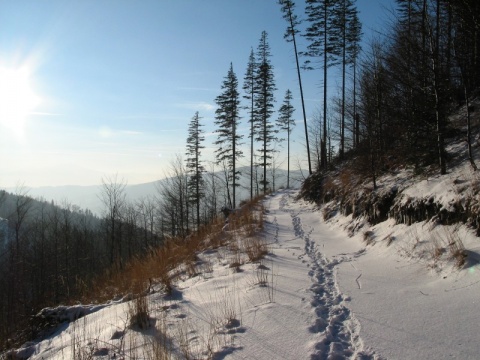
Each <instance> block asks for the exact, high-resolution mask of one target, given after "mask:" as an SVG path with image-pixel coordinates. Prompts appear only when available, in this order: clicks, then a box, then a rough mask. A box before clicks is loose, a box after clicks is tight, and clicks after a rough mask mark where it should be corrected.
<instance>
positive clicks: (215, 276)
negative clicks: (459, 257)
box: [18, 191, 480, 360]
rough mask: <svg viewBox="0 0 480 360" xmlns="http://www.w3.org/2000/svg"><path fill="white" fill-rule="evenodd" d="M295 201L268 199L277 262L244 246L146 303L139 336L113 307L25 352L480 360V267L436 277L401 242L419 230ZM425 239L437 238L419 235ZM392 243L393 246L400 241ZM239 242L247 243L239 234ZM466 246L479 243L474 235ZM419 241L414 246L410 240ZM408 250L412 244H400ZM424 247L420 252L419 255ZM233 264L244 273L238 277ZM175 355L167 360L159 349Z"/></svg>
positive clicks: (125, 311)
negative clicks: (257, 257)
mask: <svg viewBox="0 0 480 360" xmlns="http://www.w3.org/2000/svg"><path fill="white" fill-rule="evenodd" d="M295 195H296V192H295V191H282V192H279V193H277V194H276V195H273V196H271V197H267V198H266V200H265V206H266V217H265V220H266V224H265V227H264V230H263V232H262V234H261V236H263V237H264V239H265V241H266V242H267V243H268V244H269V255H267V256H266V258H265V259H264V260H262V261H261V262H259V263H250V262H248V261H247V259H246V257H245V255H244V254H239V253H238V251H235V247H234V246H232V245H231V246H229V247H227V248H220V249H217V250H212V251H207V252H205V253H203V254H200V255H199V258H200V260H201V261H200V264H201V265H200V266H199V267H198V273H199V274H198V275H197V276H194V277H188V276H184V278H183V279H182V280H181V281H179V282H178V283H177V284H176V287H175V291H174V293H173V294H172V295H171V296H165V295H163V294H162V292H161V291H158V292H155V293H152V294H150V295H149V296H148V304H149V309H150V317H151V321H150V324H151V326H150V328H148V329H146V330H142V329H139V328H130V327H129V326H128V317H129V316H130V315H129V313H130V309H131V308H132V306H133V305H132V302H131V301H130V302H126V301H120V300H119V301H117V302H111V303H110V304H107V305H106V306H104V307H99V308H98V311H96V312H93V313H91V314H89V315H87V316H85V317H83V318H81V319H78V320H77V321H74V322H72V323H70V324H65V325H64V326H62V327H61V328H59V329H58V330H57V332H56V333H55V334H53V335H52V336H51V337H49V338H48V339H45V340H43V341H41V342H38V343H30V344H26V346H25V347H24V348H23V349H20V350H19V351H18V355H25V356H29V355H31V356H30V358H31V359H42V358H43V359H47V358H48V359H68V358H70V359H71V358H73V354H75V355H76V358H92V357H94V358H96V359H107V358H114V357H115V358H117V359H118V358H137V359H168V358H175V359H176V358H180V359H183V358H204V359H209V358H210V359H262V360H264V359H343V358H352V359H383V358H387V359H447V358H459V359H475V358H478V353H479V352H480V344H479V343H478V341H477V338H478V331H477V330H478V317H479V315H478V314H479V312H478V311H477V309H476V307H477V306H478V302H479V301H480V300H479V299H480V296H479V295H480V275H479V273H478V271H477V269H478V266H477V264H476V262H471V263H469V264H468V266H467V268H466V269H463V270H457V269H456V268H454V267H453V266H447V265H448V264H447V265H445V266H444V267H441V271H432V270H430V269H431V268H430V267H429V265H430V262H428V261H423V260H422V259H421V258H420V257H412V256H407V255H406V251H405V245H401V242H400V241H398V239H400V238H401V237H402V236H404V239H406V240H408V236H407V235H406V234H411V231H412V228H408V227H406V226H403V225H402V226H395V227H394V226H393V223H392V222H391V221H387V222H385V223H382V224H379V225H377V227H376V228H375V229H374V231H375V233H376V234H377V237H378V238H379V239H383V237H385V239H386V238H387V235H390V236H395V239H397V240H395V241H393V243H392V244H391V245H390V246H388V245H387V242H386V241H385V242H382V241H380V240H379V241H377V242H376V243H374V244H373V245H372V244H370V245H367V244H366V243H365V242H364V240H363V238H362V236H361V235H360V234H359V235H356V236H354V237H348V236H347V233H346V232H345V231H344V230H342V229H343V228H344V227H345V226H346V224H347V223H349V222H350V221H352V219H349V218H344V217H340V216H336V217H334V218H332V219H331V220H329V222H328V223H325V222H324V221H323V220H322V216H321V213H320V211H319V210H318V209H317V208H315V206H313V205H311V204H307V203H305V202H303V201H295V200H294V199H295ZM415 226H416V230H415V231H416V234H417V236H420V237H421V236H423V234H424V233H425V232H428V230H426V229H428V227H427V226H424V224H417V225H415ZM392 234H393V235H392ZM235 236H236V237H237V238H236V241H241V240H242V239H240V237H241V235H240V234H237V235H234V239H235ZM465 236H470V235H469V234H467V232H465ZM412 239H413V237H412ZM402 243H403V244H405V243H406V241H403V242H402ZM414 245H415V244H414ZM233 260H238V261H239V262H240V263H243V265H241V266H240V270H239V271H234V269H232V268H231V264H232V262H233ZM155 344H161V345H162V346H165V347H167V348H168V349H169V350H168V356H164V357H161V356H160V355H159V354H160V351H159V350H158V346H157V345H155Z"/></svg>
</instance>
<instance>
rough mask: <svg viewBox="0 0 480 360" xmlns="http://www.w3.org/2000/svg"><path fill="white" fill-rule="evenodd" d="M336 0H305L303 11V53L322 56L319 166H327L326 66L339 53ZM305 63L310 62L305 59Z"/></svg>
mask: <svg viewBox="0 0 480 360" xmlns="http://www.w3.org/2000/svg"><path fill="white" fill-rule="evenodd" d="M337 3H338V0H307V6H306V7H305V11H306V13H307V17H308V21H309V22H310V26H309V27H308V28H307V30H306V33H305V37H306V38H307V39H308V40H309V41H310V44H309V45H308V47H307V51H306V52H305V53H304V54H305V55H307V56H310V57H322V58H323V133H322V135H323V140H322V159H321V167H322V168H324V169H326V167H327V76H328V68H329V67H330V66H332V65H335V62H336V61H337V58H338V54H339V46H338V34H337V33H338V31H337V30H338V29H336V28H335V24H334V19H335V5H336V4H337ZM307 64H310V62H309V61H307Z"/></svg>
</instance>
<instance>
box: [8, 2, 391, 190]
mask: <svg viewBox="0 0 480 360" xmlns="http://www.w3.org/2000/svg"><path fill="white" fill-rule="evenodd" d="M301 3H303V2H302V1H297V8H298V9H297V10H301V6H302V5H301ZM392 4H393V0H359V1H357V5H358V7H359V10H360V18H361V20H362V21H363V23H364V32H365V37H366V38H368V37H370V36H371V31H372V29H378V30H381V29H382V26H383V25H382V24H383V23H384V22H385V21H388V20H387V18H388V17H389V16H390V15H389V12H388V9H391V8H392ZM299 15H301V14H300V13H299ZM285 27H286V23H285V21H284V20H283V18H282V16H281V13H280V8H279V6H278V5H277V3H276V1H275V0H141V1H134V0H115V1H113V0H82V1H65V0H59V1H56V0H48V1H38V0H31V1H28V0H22V1H17V0H0V162H1V164H2V171H1V173H0V186H2V187H12V186H16V185H17V184H19V183H23V184H25V185H26V186H45V185H52V186H56V185H93V184H99V183H100V182H101V179H102V177H105V176H110V175H112V174H118V175H119V176H120V177H122V178H124V179H125V180H126V181H128V183H129V184H135V183H143V182H149V181H154V180H157V179H159V178H162V177H164V176H165V175H166V174H167V172H168V167H169V164H170V162H171V161H172V159H173V158H174V157H175V156H176V155H177V154H180V155H181V154H183V153H184V152H185V139H186V137H187V127H188V123H189V121H190V119H191V118H192V116H193V115H194V113H195V111H199V113H200V116H201V117H203V119H202V120H203V123H204V124H205V130H206V132H207V139H206V142H205V145H206V146H207V148H206V149H205V150H204V154H203V155H204V158H205V159H211V156H212V153H213V151H214V149H213V147H212V145H211V142H212V141H213V140H214V139H215V135H213V134H212V131H213V120H214V111H215V103H214V99H215V97H216V96H218V95H219V94H220V86H221V83H222V81H223V78H224V77H225V75H226V74H227V71H228V68H229V66H230V62H232V63H233V67H234V71H235V72H236V74H237V77H238V78H239V83H240V85H241V84H242V83H243V76H244V73H245V68H246V65H247V60H248V56H249V54H250V49H251V48H253V49H254V50H255V49H256V48H257V45H258V41H259V39H260V35H261V32H262V31H263V30H265V31H267V33H268V36H269V43H270V47H271V53H272V59H271V60H272V63H273V65H274V68H275V77H276V85H277V88H278V91H277V93H276V99H277V103H276V108H278V107H279V106H280V105H281V102H282V100H283V96H284V94H285V91H286V90H287V89H288V88H289V89H291V90H292V92H293V95H294V97H295V98H296V100H295V101H296V102H295V104H294V105H295V107H296V109H297V111H296V114H295V116H296V118H297V119H298V120H297V127H296V129H295V131H294V133H293V140H294V141H295V144H293V145H294V151H295V158H298V159H300V160H304V158H305V155H304V149H303V147H302V145H301V144H302V143H303V140H302V134H303V131H304V130H303V124H302V121H301V107H300V103H299V102H298V101H297V100H298V86H297V81H296V73H295V62H294V55H293V49H292V45H291V44H290V43H286V42H285V41H284V40H283V33H284V30H285ZM299 42H300V44H299V45H300V47H303V46H305V45H306V41H305V40H303V39H300V40H299ZM303 77H304V81H305V90H304V92H305V97H306V98H307V99H308V100H307V103H306V107H307V115H308V116H309V117H310V116H312V114H313V113H314V111H315V109H316V108H318V107H320V106H321V102H320V99H321V94H322V93H321V86H320V84H321V81H322V79H321V71H311V72H308V73H305V74H304V75H303ZM330 83H331V84H330V85H331V88H330V89H331V90H330V92H331V93H333V92H336V90H335V89H336V83H337V82H336V81H335V80H333V81H330ZM12 94H13V95H12ZM12 104H13V105H12ZM2 108H3V109H7V110H1V109H2ZM244 116H245V117H246V116H247V115H246V114H244ZM274 116H275V115H274ZM243 121H244V123H243V124H244V128H245V129H246V128H247V123H246V118H244V119H243ZM245 141H248V140H247V139H246V138H245ZM245 154H246V155H248V151H245ZM247 157H248V156H247ZM247 161H248V160H247V159H245V160H244V163H245V164H244V165H247ZM294 162H295V161H294ZM292 166H293V165H292Z"/></svg>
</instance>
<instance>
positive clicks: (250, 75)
mask: <svg viewBox="0 0 480 360" xmlns="http://www.w3.org/2000/svg"><path fill="white" fill-rule="evenodd" d="M256 66H257V64H256V62H255V53H254V52H253V49H251V51H250V56H249V58H248V64H247V71H246V72H245V77H244V78H243V81H244V83H243V90H244V91H245V94H246V95H244V96H243V97H244V98H245V99H246V100H248V101H249V105H248V106H247V107H246V108H247V109H248V112H249V113H250V119H249V123H250V135H249V137H250V199H252V198H253V166H254V161H253V158H254V148H253V143H254V140H255V129H254V123H255V114H254V112H255V69H256Z"/></svg>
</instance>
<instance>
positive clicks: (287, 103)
mask: <svg viewBox="0 0 480 360" xmlns="http://www.w3.org/2000/svg"><path fill="white" fill-rule="evenodd" d="M294 111H295V109H294V107H293V105H292V92H291V91H290V90H287V92H286V93H285V98H284V100H283V104H282V106H281V107H280V110H279V112H278V113H279V115H278V119H277V126H278V128H279V129H280V130H283V131H285V132H286V133H287V189H288V188H290V134H291V132H292V130H293V127H294V126H295V120H294V119H293V112H294Z"/></svg>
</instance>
